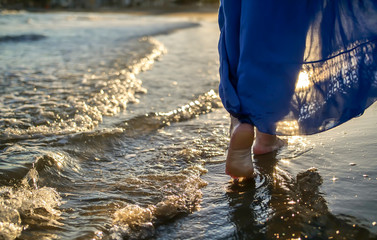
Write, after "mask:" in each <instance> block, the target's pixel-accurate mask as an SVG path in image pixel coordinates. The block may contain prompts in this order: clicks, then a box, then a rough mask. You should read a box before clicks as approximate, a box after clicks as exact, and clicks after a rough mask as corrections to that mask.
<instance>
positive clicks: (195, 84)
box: [0, 12, 377, 239]
mask: <svg viewBox="0 0 377 240" xmlns="http://www.w3.org/2000/svg"><path fill="white" fill-rule="evenodd" d="M217 38H218V29H217V25H216V23H215V22H212V21H203V22H200V23H197V22H193V21H191V20H189V19H179V18H163V17H142V16H130V15H122V14H92V13H54V14H32V13H22V12H21V13H16V14H8V13H5V14H2V15H0V52H1V55H0V73H1V75H0V86H1V88H0V92H1V96H0V110H1V111H0V126H1V128H0V129H1V130H0V131H1V132H0V151H1V155H0V169H1V170H0V184H1V187H0V239H14V238H19V239H278V238H279V239H300V238H301V239H376V234H377V230H376V226H375V225H376V223H375V222H376V221H377V220H376V214H377V210H376V207H375V205H376V203H377V200H376V199H377V193H376V191H375V189H376V187H375V186H376V181H377V170H376V169H377V168H376V167H377V164H376V163H375V161H373V160H375V159H376V154H377V151H376V150H375V146H376V144H377V140H376V138H375V136H376V135H375V133H376V124H377V122H376V120H375V119H376V115H377V110H376V107H375V106H372V107H371V109H369V111H368V112H367V114H366V115H365V116H362V117H361V118H358V119H355V120H353V121H351V122H349V123H347V124H345V125H343V126H340V127H339V128H336V129H334V130H331V131H328V132H325V133H323V134H319V135H315V136H308V137H289V138H287V140H288V142H289V144H288V146H287V147H285V148H284V149H282V150H281V151H280V152H278V153H273V154H268V155H265V156H260V157H257V158H255V159H254V161H255V164H256V169H257V172H258V174H257V176H256V178H255V180H254V181H249V182H241V183H233V182H230V181H229V180H230V179H229V177H227V176H226V175H225V174H224V173H223V172H224V153H225V149H226V147H227V142H228V122H229V119H228V114H227V113H226V112H225V111H224V110H223V109H222V108H221V103H220V101H219V98H218V96H217V93H216V91H217V84H218V57H217V49H216V45H217Z"/></svg>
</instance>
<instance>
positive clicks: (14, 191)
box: [0, 170, 63, 239]
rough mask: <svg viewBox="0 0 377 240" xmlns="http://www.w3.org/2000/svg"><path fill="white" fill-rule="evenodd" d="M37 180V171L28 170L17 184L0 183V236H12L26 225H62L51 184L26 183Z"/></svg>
mask: <svg viewBox="0 0 377 240" xmlns="http://www.w3.org/2000/svg"><path fill="white" fill-rule="evenodd" d="M37 181H38V173H37V172H36V171H35V170H31V171H30V172H29V173H28V174H27V175H26V176H25V178H24V179H23V180H22V183H21V184H20V185H19V186H17V187H8V186H3V187H0V238H1V239H16V238H17V237H20V235H21V233H22V232H23V231H27V229H34V230H33V231H38V230H37V229H40V228H46V227H47V228H55V229H59V228H60V226H62V225H63V224H62V223H60V222H59V221H60V215H61V212H60V211H59V210H58V206H59V205H60V204H61V203H62V202H61V197H60V196H59V194H58V193H57V192H56V191H55V190H54V189H53V188H49V187H42V188H38V187H37V186H33V185H30V184H29V183H30V182H32V183H33V184H35V183H36V182H37ZM41 234H43V233H41ZM44 237H46V238H50V237H52V236H46V235H45V236H44Z"/></svg>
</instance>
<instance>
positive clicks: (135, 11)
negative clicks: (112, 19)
mask: <svg viewBox="0 0 377 240" xmlns="http://www.w3.org/2000/svg"><path fill="white" fill-rule="evenodd" d="M218 8H219V6H218V4H209V5H205V6H195V5H183V6H168V7H134V8H98V9H68V8H67V9H64V8H56V9H17V10H14V9H3V10H1V9H0V15H2V14H4V13H5V14H6V13H13V12H20V11H26V12H31V13H59V12H76V13H78V12H83V13H104V14H130V15H136V16H166V17H185V18H190V19H194V20H210V21H217V14H218Z"/></svg>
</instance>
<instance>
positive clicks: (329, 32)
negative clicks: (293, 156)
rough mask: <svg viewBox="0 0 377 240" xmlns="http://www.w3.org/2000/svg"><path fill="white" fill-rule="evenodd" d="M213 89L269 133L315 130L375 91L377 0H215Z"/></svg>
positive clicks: (350, 113) (359, 109)
mask: <svg viewBox="0 0 377 240" xmlns="http://www.w3.org/2000/svg"><path fill="white" fill-rule="evenodd" d="M219 27H220V33H221V34H220V40H219V46H218V47H219V55H220V86H219V94H220V97H221V99H222V102H223V105H224V107H225V108H226V109H227V111H228V112H229V113H230V114H232V115H233V116H234V117H236V118H238V119H239V120H240V121H241V122H246V123H251V124H254V125H255V126H256V127H257V128H258V129H259V130H260V131H262V132H265V133H269V134H281V135H297V134H314V133H318V132H321V131H325V130H328V129H330V128H333V127H335V126H337V125H339V124H342V123H344V122H345V121H348V120H349V119H351V118H353V117H356V116H359V115H360V114H362V113H363V112H364V110H365V109H366V108H367V107H368V106H370V105H371V104H372V103H373V102H374V101H375V100H376V99H377V48H376V43H377V1H376V0H365V1H363V0H288V1H281V0H263V1H262V0H221V4H220V9H219Z"/></svg>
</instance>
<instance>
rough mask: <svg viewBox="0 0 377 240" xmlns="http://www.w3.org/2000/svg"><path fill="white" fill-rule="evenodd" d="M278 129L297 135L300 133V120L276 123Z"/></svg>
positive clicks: (278, 130)
mask: <svg viewBox="0 0 377 240" xmlns="http://www.w3.org/2000/svg"><path fill="white" fill-rule="evenodd" d="M276 131H277V132H283V133H285V134H287V135H296V134H297V133H298V122H297V121H296V120H293V121H280V122H278V123H277V125H276Z"/></svg>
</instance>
